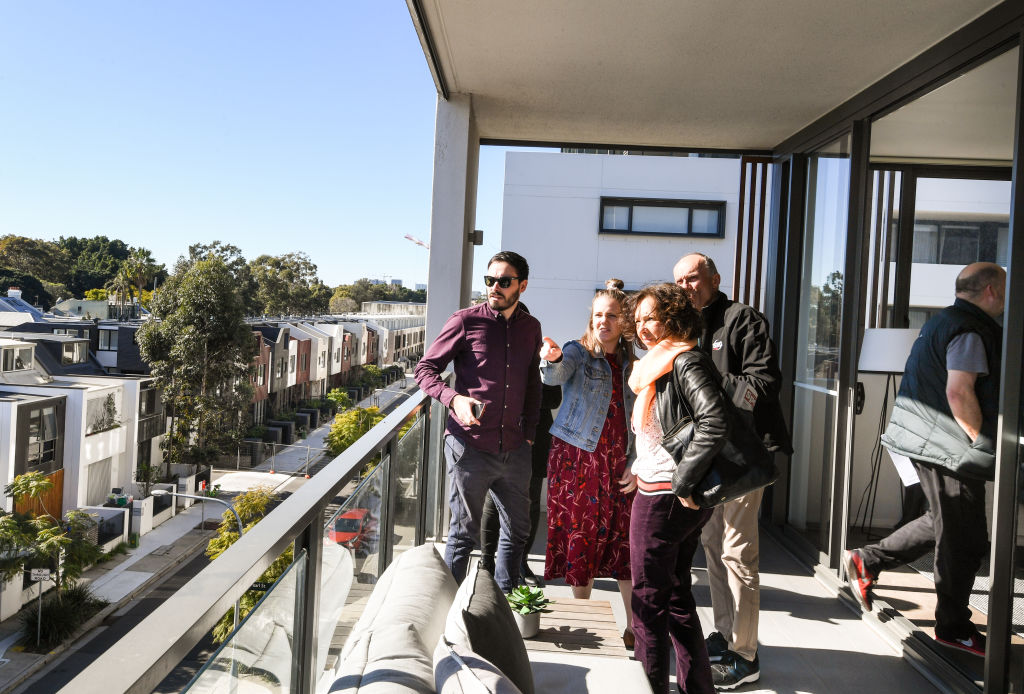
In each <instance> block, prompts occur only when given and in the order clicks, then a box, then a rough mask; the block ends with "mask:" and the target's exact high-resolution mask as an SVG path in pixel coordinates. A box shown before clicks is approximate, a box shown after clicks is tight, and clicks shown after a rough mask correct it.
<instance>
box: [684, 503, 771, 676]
mask: <svg viewBox="0 0 1024 694" xmlns="http://www.w3.org/2000/svg"><path fill="white" fill-rule="evenodd" d="M763 493H764V490H763V489H758V490H757V491H756V492H751V493H750V494H747V495H746V496H741V497H740V498H739V499H735V500H733V501H727V502H726V503H724V504H722V505H721V506H716V507H715V512H714V513H713V514H712V516H711V520H709V521H708V522H707V525H705V526H704V530H703V532H702V533H701V538H700V539H701V543H702V544H703V545H704V554H705V555H706V557H707V562H708V580H709V581H710V583H711V609H712V612H713V613H714V617H715V630H716V631H718V632H720V633H721V634H722V636H724V637H725V639H726V641H728V642H729V650H731V651H733V652H735V653H736V654H738V655H739V656H741V657H742V658H744V659H746V660H753V659H754V656H755V655H756V654H757V618H758V611H759V610H760V609H761V580H760V575H759V574H758V570H757V562H758V546H757V512H758V509H759V507H760V506H761V496H762V494H763Z"/></svg>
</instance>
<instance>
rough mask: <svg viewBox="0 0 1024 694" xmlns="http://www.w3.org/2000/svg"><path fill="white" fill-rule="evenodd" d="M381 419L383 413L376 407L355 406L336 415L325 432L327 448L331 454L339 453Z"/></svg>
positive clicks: (336, 454)
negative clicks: (329, 428)
mask: <svg viewBox="0 0 1024 694" xmlns="http://www.w3.org/2000/svg"><path fill="white" fill-rule="evenodd" d="M383 419H384V415H382V414H381V413H380V410H378V409H377V408H376V407H357V408H355V409H354V410H349V411H348V412H342V413H341V414H339V415H338V416H336V417H335V418H334V423H333V424H332V425H331V431H330V432H329V433H328V434H327V448H328V450H330V452H331V455H334V456H338V455H341V454H342V452H344V451H345V449H346V448H348V447H349V446H351V445H352V444H353V443H355V442H356V441H357V440H358V439H359V437H360V436H362V435H363V434H365V433H366V432H368V431H369V430H370V429H372V428H373V427H374V426H376V425H377V423H378V422H380V421H381V420H383Z"/></svg>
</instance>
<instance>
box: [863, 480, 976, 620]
mask: <svg viewBox="0 0 1024 694" xmlns="http://www.w3.org/2000/svg"><path fill="white" fill-rule="evenodd" d="M913 463H914V467H915V468H916V469H917V475H918V477H920V478H921V490H922V491H923V492H924V495H925V498H926V499H927V500H928V507H929V508H928V512H927V513H925V514H924V515H923V516H920V517H918V518H916V519H915V520H913V521H911V522H909V523H907V524H906V525H904V526H903V527H901V528H900V529H899V530H896V531H895V532H893V533H892V534H891V535H889V536H888V537H887V538H885V539H884V540H882V541H881V542H879V543H878V544H875V545H868V546H866V547H863V548H861V550H860V554H861V558H862V560H863V561H864V568H865V569H867V571H868V573H870V574H871V575H872V576H878V573H879V572H880V571H884V570H886V569H892V568H895V567H897V566H902V565H904V564H907V563H909V562H912V561H914V560H915V559H918V558H920V557H922V556H924V555H925V554H927V553H928V552H930V551H931V550H932V549H934V550H935V597H936V605H935V633H936V635H938V636H940V637H942V638H945V639H963V638H968V637H969V636H970V635H971V634H973V633H974V626H973V625H972V624H971V608H970V607H969V605H968V599H969V598H970V596H971V589H972V588H973V587H974V577H975V575H976V574H977V573H978V569H979V568H981V564H982V562H983V561H984V559H985V557H986V556H988V528H987V524H986V521H985V483H984V482H982V481H980V480H961V479H957V478H956V477H953V476H952V475H948V474H946V473H945V472H943V471H942V470H940V469H938V468H935V467H932V466H930V465H923V464H920V463H918V462H917V461H916V460H915V461H913Z"/></svg>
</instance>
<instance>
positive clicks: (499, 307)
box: [487, 289, 520, 311]
mask: <svg viewBox="0 0 1024 694" xmlns="http://www.w3.org/2000/svg"><path fill="white" fill-rule="evenodd" d="M519 293H520V292H519V290H518V289H517V290H516V293H515V294H513V295H512V296H510V297H508V298H507V299H506V298H505V297H504V296H503V295H494V294H488V295H487V304H488V305H489V306H490V307H491V308H492V309H494V310H495V311H504V310H506V309H509V308H512V307H513V306H515V305H516V302H517V301H519Z"/></svg>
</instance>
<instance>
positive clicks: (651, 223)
mask: <svg viewBox="0 0 1024 694" xmlns="http://www.w3.org/2000/svg"><path fill="white" fill-rule="evenodd" d="M599 231H600V233H602V234H621V233H629V234H653V235H662V236H664V235H667V236H700V237H704V238H723V237H724V236H725V202H724V201H716V200H663V199H647V198H601V226H600V230H599Z"/></svg>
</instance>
